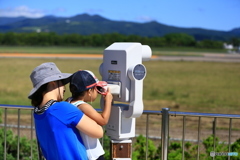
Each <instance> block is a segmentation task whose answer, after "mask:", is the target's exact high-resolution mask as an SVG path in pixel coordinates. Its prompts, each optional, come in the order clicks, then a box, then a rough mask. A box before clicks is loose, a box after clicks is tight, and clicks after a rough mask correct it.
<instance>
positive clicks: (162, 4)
mask: <svg viewBox="0 0 240 160" xmlns="http://www.w3.org/2000/svg"><path fill="white" fill-rule="evenodd" d="M83 13H88V14H90V15H95V14H98V15H100V16H103V17H105V18H107V19H110V20H116V21H120V20H121V21H132V22H139V23H144V22H149V21H153V20H154V21H157V22H159V23H162V24H165V25H169V26H176V27H184V28H192V27H197V28H204V29H214V30H221V31H229V30H231V29H234V28H239V27H240V0H121V1H120V0H118V1H116V0H85V1H83V0H64V1H63V0H0V17H18V16H26V17H31V18H38V17H42V16H46V15H55V16H60V17H71V16H75V15H77V14H83Z"/></svg>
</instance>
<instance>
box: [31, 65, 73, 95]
mask: <svg viewBox="0 0 240 160" xmlns="http://www.w3.org/2000/svg"><path fill="white" fill-rule="evenodd" d="M71 75H72V74H70V73H62V72H61V71H60V70H59V69H58V67H57V66H56V65H55V63H53V62H46V63H43V64H41V65H39V66H37V67H36V68H35V69H34V70H33V71H32V73H31V75H30V78H31V81H32V84H33V89H32V90H31V92H30V93H29V95H28V98H29V99H32V96H33V94H34V93H35V92H36V91H37V90H38V89H39V88H40V87H41V86H42V85H44V84H46V83H48V82H52V81H57V80H63V84H64V85H65V84H67V83H68V82H69V81H70V77H71Z"/></svg>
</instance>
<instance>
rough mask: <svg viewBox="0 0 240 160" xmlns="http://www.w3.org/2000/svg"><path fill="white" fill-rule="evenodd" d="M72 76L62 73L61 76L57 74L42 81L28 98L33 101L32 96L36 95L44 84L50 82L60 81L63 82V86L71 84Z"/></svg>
mask: <svg viewBox="0 0 240 160" xmlns="http://www.w3.org/2000/svg"><path fill="white" fill-rule="evenodd" d="M71 76H72V74H70V73H61V74H57V75H53V76H50V77H47V78H45V79H43V80H42V82H41V83H38V84H37V85H36V86H35V87H34V88H33V89H32V90H31V91H30V93H29V95H28V98H29V99H32V96H33V95H34V93H35V92H36V91H37V90H38V89H39V88H40V87H41V86H42V85H44V84H46V83H49V82H53V81H58V80H63V81H62V82H63V85H66V84H67V83H69V82H70V78H71Z"/></svg>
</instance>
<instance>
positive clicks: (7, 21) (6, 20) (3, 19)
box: [0, 17, 26, 25]
mask: <svg viewBox="0 0 240 160" xmlns="http://www.w3.org/2000/svg"><path fill="white" fill-rule="evenodd" d="M24 19H26V18H25V17H16V18H9V17H0V25H7V24H11V23H14V22H18V21H21V20H24Z"/></svg>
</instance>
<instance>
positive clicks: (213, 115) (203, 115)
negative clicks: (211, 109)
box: [169, 111, 240, 118]
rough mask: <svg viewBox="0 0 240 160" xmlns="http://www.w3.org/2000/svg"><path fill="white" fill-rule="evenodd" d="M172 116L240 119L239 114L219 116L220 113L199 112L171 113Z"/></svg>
mask: <svg viewBox="0 0 240 160" xmlns="http://www.w3.org/2000/svg"><path fill="white" fill-rule="evenodd" d="M169 115H170V116H195V117H213V118H214V117H220V118H240V115H238V114H218V113H198V112H175V111H169Z"/></svg>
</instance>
